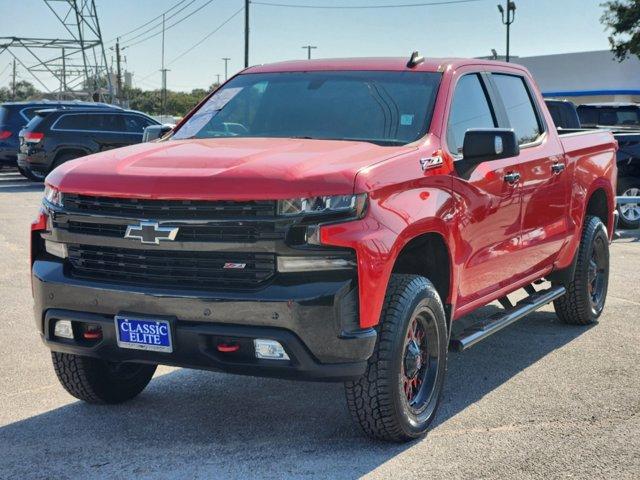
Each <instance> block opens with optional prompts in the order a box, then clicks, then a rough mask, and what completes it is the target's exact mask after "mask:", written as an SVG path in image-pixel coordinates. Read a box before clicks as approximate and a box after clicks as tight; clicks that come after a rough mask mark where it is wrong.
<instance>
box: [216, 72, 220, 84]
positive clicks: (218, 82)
mask: <svg viewBox="0 0 640 480" xmlns="http://www.w3.org/2000/svg"><path fill="white" fill-rule="evenodd" d="M216 77H218V79H217V80H216V83H217V84H218V85H220V74H219V73H216Z"/></svg>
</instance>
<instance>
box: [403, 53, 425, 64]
mask: <svg viewBox="0 0 640 480" xmlns="http://www.w3.org/2000/svg"><path fill="white" fill-rule="evenodd" d="M423 62H424V57H421V56H420V53H419V52H417V51H415V52H413V53H412V54H411V58H410V59H409V61H408V62H407V67H409V68H413V67H415V66H417V65H420V64H421V63H423Z"/></svg>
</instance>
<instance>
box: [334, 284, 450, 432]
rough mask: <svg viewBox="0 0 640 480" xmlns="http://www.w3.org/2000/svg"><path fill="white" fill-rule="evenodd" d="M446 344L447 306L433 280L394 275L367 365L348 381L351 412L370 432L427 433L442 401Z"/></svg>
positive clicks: (347, 392) (346, 385)
mask: <svg viewBox="0 0 640 480" xmlns="http://www.w3.org/2000/svg"><path fill="white" fill-rule="evenodd" d="M447 346H448V335H447V327H446V320H445V313H444V308H443V306H442V301H441V300H440V297H439V295H438V293H437V291H436V290H435V288H434V286H433V284H432V283H431V282H430V281H429V280H427V279H426V278H424V277H420V276H417V275H393V276H392V277H391V280H390V282H389V287H388V289H387V294H386V297H385V303H384V307H383V310H382V315H381V321H380V325H379V328H378V340H377V343H376V347H375V349H374V352H373V355H372V356H371V358H370V359H369V361H368V365H367V370H366V371H365V373H364V375H363V376H362V377H361V378H359V379H358V380H357V381H353V382H347V383H346V384H345V387H346V394H347V403H348V406H349V410H350V412H351V415H352V417H353V418H354V420H355V421H356V422H357V423H358V424H359V425H360V427H361V428H362V429H363V430H364V432H365V433H366V434H367V435H369V436H371V437H373V438H378V439H381V440H387V441H395V442H400V441H409V440H413V439H415V438H418V437H420V436H422V435H424V434H425V433H426V431H427V428H428V427H429V424H430V423H431V422H432V421H433V418H434V417H435V414H436V410H437V407H438V404H439V403H440V397H441V393H442V387H443V383H444V377H445V372H446V366H447Z"/></svg>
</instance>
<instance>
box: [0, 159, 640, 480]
mask: <svg viewBox="0 0 640 480" xmlns="http://www.w3.org/2000/svg"><path fill="white" fill-rule="evenodd" d="M41 195H42V187H41V186H40V185H37V184H33V183H30V182H28V181H26V180H24V179H22V177H20V175H18V174H17V173H13V172H7V171H2V172H0V252H1V254H0V311H1V313H2V315H1V318H2V321H0V367H1V368H0V479H3V480H4V479H14V478H15V479H25V478H56V479H65V478H253V477H259V478H289V477H293V478H298V477H304V478H358V477H367V478H390V477H395V478H403V479H404V478H416V479H417V478H421V479H425V478H429V479H439V478H446V479H452V478H540V477H545V478H581V479H582V478H616V479H621V478H629V479H631V478H635V479H637V478H639V477H640V373H639V370H640V319H639V314H640V233H639V232H623V233H622V236H621V238H620V239H618V240H616V241H615V242H614V244H613V246H612V255H611V257H612V258H611V261H612V272H611V279H610V286H609V296H608V299H607V306H606V309H605V312H604V314H603V316H602V318H601V321H600V324H599V325H597V326H594V327H592V328H581V327H573V326H565V325H562V324H559V323H558V321H557V320H556V318H555V315H554V314H553V310H552V308H550V307H547V308H545V309H544V310H543V311H540V312H538V313H536V314H534V315H532V316H530V317H528V318H526V319H525V320H523V321H521V322H519V323H517V324H515V325H513V326H511V327H509V328H508V329H506V330H503V331H502V332H499V333H498V334H496V335H494V336H492V337H491V338H490V339H489V340H487V341H485V342H483V343H481V344H479V345H477V346H476V347H474V348H473V349H471V350H470V351H468V352H466V353H464V354H453V353H452V354H451V355H450V357H449V358H450V361H449V373H448V379H447V386H446V390H445V394H444V400H443V404H442V406H441V408H440V412H439V415H438V418H437V420H436V423H435V426H434V428H433V430H432V431H431V432H430V434H429V435H428V436H427V437H426V438H425V439H423V440H421V441H418V442H414V443H411V444H407V445H390V444H384V443H378V442H372V441H370V440H368V439H367V438H365V437H363V436H362V435H361V433H360V432H359V430H358V429H357V427H356V426H355V425H354V424H352V423H351V420H350V418H349V415H348V412H347V408H346V402H345V399H344V393H343V388H342V385H340V384H322V383H299V382H289V381H281V380H268V379H259V378H249V377H237V376H230V375H223V374H217V373H210V372H199V371H189V370H182V369H174V368H167V367H161V368H159V369H158V372H157V373H156V377H155V378H154V380H153V381H152V382H151V384H150V385H149V387H148V388H147V390H145V391H144V392H143V393H142V394H141V395H140V396H139V397H138V398H136V399H135V400H133V401H131V402H129V403H127V404H123V405H119V406H89V405H85V404H83V403H80V402H78V401H76V400H75V399H74V398H72V397H70V396H69V395H68V394H67V393H66V392H65V391H64V390H63V389H62V387H61V386H60V385H59V384H58V381H57V380H56V378H55V375H54V372H53V368H52V366H51V362H50V357H49V353H48V351H47V350H46V349H45V348H44V347H43V346H42V344H41V342H40V340H39V338H38V335H37V333H36V332H35V327H34V323H33V318H32V302H31V292H30V287H29V275H28V256H29V254H28V246H29V245H28V231H29V228H28V226H29V222H30V221H31V219H32V218H33V217H34V216H35V214H36V212H37V209H38V205H39V202H40V197H41Z"/></svg>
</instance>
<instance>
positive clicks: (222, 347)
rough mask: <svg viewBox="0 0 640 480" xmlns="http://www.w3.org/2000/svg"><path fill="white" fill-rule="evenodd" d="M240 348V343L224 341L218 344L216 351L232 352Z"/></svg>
mask: <svg viewBox="0 0 640 480" xmlns="http://www.w3.org/2000/svg"><path fill="white" fill-rule="evenodd" d="M238 350H240V345H229V344H226V343H221V344H220V345H218V351H219V352H222V353H232V352H237V351H238Z"/></svg>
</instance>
